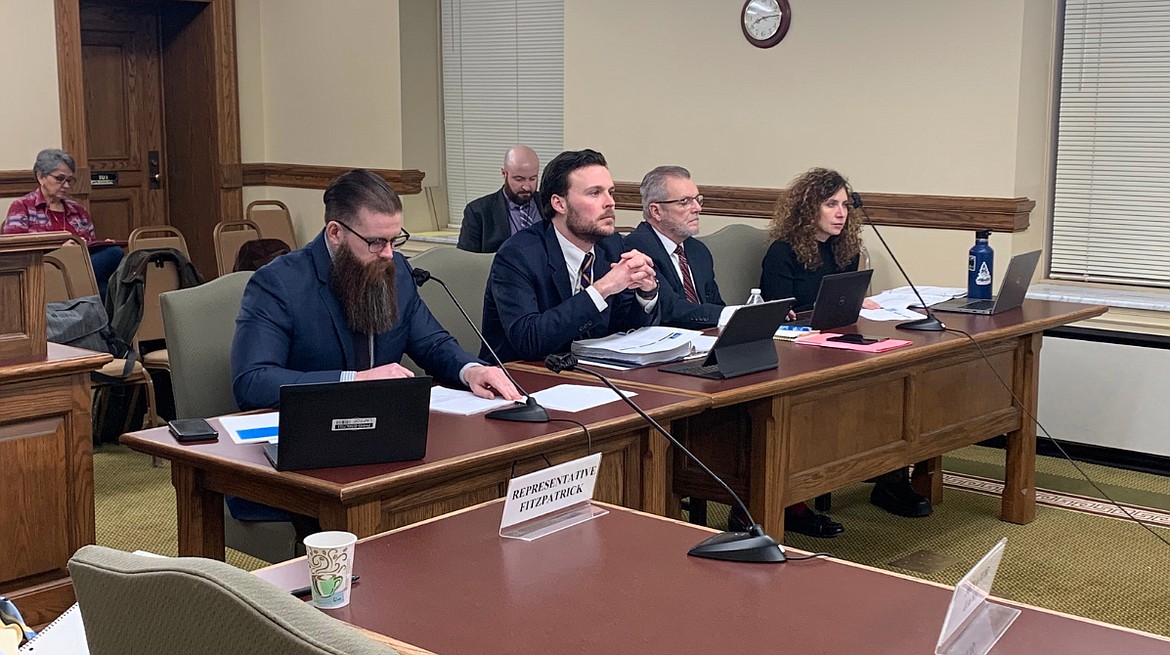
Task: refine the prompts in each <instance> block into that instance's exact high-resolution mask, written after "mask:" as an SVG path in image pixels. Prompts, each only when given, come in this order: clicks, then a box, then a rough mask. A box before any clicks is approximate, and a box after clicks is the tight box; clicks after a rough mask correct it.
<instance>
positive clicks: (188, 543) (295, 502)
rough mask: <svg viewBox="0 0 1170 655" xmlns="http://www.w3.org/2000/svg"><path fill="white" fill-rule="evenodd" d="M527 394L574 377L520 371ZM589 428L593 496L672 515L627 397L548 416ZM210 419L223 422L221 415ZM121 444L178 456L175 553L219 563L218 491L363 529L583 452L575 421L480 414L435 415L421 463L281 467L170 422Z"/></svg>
mask: <svg viewBox="0 0 1170 655" xmlns="http://www.w3.org/2000/svg"><path fill="white" fill-rule="evenodd" d="M516 378H517V381H518V382H519V383H520V384H521V385H522V386H524V387H525V388H526V389H528V390H529V392H535V391H539V390H541V389H546V388H549V387H552V386H555V385H558V384H565V383H573V384H576V383H580V381H578V380H572V379H566V378H564V377H557V376H554V375H552V374H547V373H532V372H521V373H519V374H516ZM586 384H591V385H593V384H594V383H588V382H586ZM637 393H638V396H637V398H638V400H639V401H640V402H641V403H642V404H643V406H644V407H646V409H647V411H648V412H649V413H650V414H651V415H653V416H654V417H655V418H656V419H658V420H660V421H674V420H675V419H679V418H684V417H687V416H692V415H694V414H697V413H699V412H701V411H703V410H704V409H705V408H707V407H708V406H710V401H709V400H707V399H705V398H699V397H696V396H685V395H679V394H673V393H668V392H662V391H654V390H649V389H639V390H638V391H637ZM549 414H550V416H552V417H553V418H560V419H566V418H571V419H573V420H576V421H579V422H581V423H583V424H585V425H587V426H588V427H589V431H590V433H591V434H592V438H593V451H594V452H601V453H604V457H603V458H602V468H601V472H600V475H599V479H598V486H597V497H598V498H600V499H604V500H606V501H610V502H613V503H616V504H619V505H625V506H629V507H635V508H645V509H647V510H648V511H653V512H656V513H663V512H665V511H666V502H667V501H666V494H667V490H668V489H669V488H670V482H669V480H668V479H666V477H665V476H667V475H669V473H670V467H669V466H668V465H667V463H666V452H667V448H666V443H665V439H663V438H662V437H661V436H660V435H658V434H657V433H654V434H653V435H651V431H650V430H649V429H647V427H646V425H645V424H644V422H643V421H642V419H641V418H640V417H638V415H637V414H635V413H634V412H633V411H632V410H630V409H629V408H628V407H627V406H626V405H624V404H622V403H620V402H611V403H608V404H605V405H602V406H600V407H596V408H594V409H590V410H586V411H583V412H578V413H567V412H558V411H550V412H549ZM212 424H213V425H215V426H216V427H217V428H218V427H219V425H218V422H217V421H214V420H213V421H212ZM122 443H123V444H125V445H127V446H129V447H130V448H132V449H134V450H137V451H139V452H143V453H146V454H148V455H154V456H156V457H160V458H162V459H166V460H169V461H170V462H171V480H172V483H173V484H174V487H175V498H176V503H177V506H178V523H179V554H180V555H199V556H203V557H212V558H217V559H222V558H223V556H224V542H223V540H224V535H223V530H224V527H223V495H224V494H229V495H232V496H238V497H241V498H246V499H248V500H253V501H256V502H259V503H264V504H266V505H271V506H273V507H279V508H281V509H285V510H288V511H290V512H297V513H300V514H305V515H308V516H314V517H317V518H318V520H319V521H320V523H321V527H322V528H323V529H325V530H347V531H349V532H353V533H355V534H357V535H358V536H363V537H364V536H368V535H372V534H376V533H378V532H382V531H385V530H389V529H391V528H396V527H399V526H402V525H406V524H409V523H414V522H416V521H420V520H423V519H426V518H430V517H432V516H437V515H439V514H443V513H446V512H450V511H452V510H456V509H459V508H462V507H467V506H469V505H474V504H476V503H481V502H483V501H486V500H491V499H494V498H499V497H500V496H502V495H503V494H504V492H505V491H506V489H507V483H508V480H509V479H510V478H511V477H513V476H514V475H518V474H521V473H527V472H531V471H533V470H536V469H538V468H542V467H544V466H545V458H547V459H548V460H549V461H550V462H552V463H554V464H556V463H559V462H563V461H566V460H569V459H572V458H574V457H580V456H582V455H584V454H585V452H586V439H585V436H584V435H583V434H582V431H581V429H580V428H579V427H577V426H575V425H572V424H570V423H565V422H550V423H511V422H506V421H495V420H489V419H487V418H485V417H484V415H483V414H476V415H472V416H453V415H450V414H440V413H437V412H431V416H430V425H429V430H428V438H427V455H426V457H425V458H423V459H422V460H419V461H415V462H398V463H393V464H376V465H366V466H347V467H339V468H328V469H313V470H309V471H296V472H279V471H277V470H275V469H274V468H273V467H272V465H271V464H270V463H269V462H268V459H267V458H266V457H265V455H264V452H263V447H262V446H261V445H259V444H246V445H237V444H235V443H233V442H232V441H231V439H230V438H229V437H228V436H227V434H226V432H223V431H222V430H221V435H220V438H219V441H218V442H215V443H209V444H189V445H183V444H179V443H178V442H176V441H175V440H174V438H173V437H171V435H170V432H169V431H168V430H167V428H165V427H164V428H156V429H153V430H143V431H141V432H133V433H130V434H125V435H122Z"/></svg>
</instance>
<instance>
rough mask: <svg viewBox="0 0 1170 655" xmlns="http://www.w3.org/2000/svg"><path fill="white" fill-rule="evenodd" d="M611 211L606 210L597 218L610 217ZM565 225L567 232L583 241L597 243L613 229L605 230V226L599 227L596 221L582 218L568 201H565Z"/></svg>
mask: <svg viewBox="0 0 1170 655" xmlns="http://www.w3.org/2000/svg"><path fill="white" fill-rule="evenodd" d="M612 216H613V212H612V211H611V212H606V213H605V214H603V215H601V216H599V217H598V218H605V217H612ZM565 227H566V228H568V230H569V232H570V233H572V235H573V236H575V237H577V238H578V239H580V240H582V241H584V242H585V243H597V242H598V241H601V240H602V239H604V238H606V237H609V236H612V235H613V233H614V230H610V231H608V232H606V230H605V228H602V227H599V226H598V225H597V223H596V221H591V220H589V219H587V218H583V217H582V216H581V214H579V213H578V212H577V210H575V209H573V206H572V205H570V204H569V203H568V202H566V203H565Z"/></svg>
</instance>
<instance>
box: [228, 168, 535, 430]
mask: <svg viewBox="0 0 1170 655" xmlns="http://www.w3.org/2000/svg"><path fill="white" fill-rule="evenodd" d="M409 238H410V234H408V233H407V232H406V230H405V229H403V227H402V202H401V200H400V199H399V198H398V194H396V193H395V192H394V190H393V189H391V188H390V185H388V184H387V183H386V181H385V180H384V179H382V178H381V177H379V176H378V175H376V174H374V173H371V172H370V171H367V170H362V169H358V170H354V171H350V172H349V173H346V174H345V175H342V176H341V177H339V178H337V179H336V180H334V181H333V182H332V183H331V184H330V185H329V188H328V189H326V190H325V227H324V229H322V230H321V233H320V234H319V235H318V236H317V238H316V239H314V240H313V241H312V242H311V243H309V245H307V246H305V247H304V248H302V249H300V250H297V251H295V252H292V253H289V254H287V255H283V256H281V257H278V258H277V259H275V260H274V261H273V262H272V263H270V264H268V265H266V266H264V267H263V268H261V269H260V270H259V271H257V272H256V273H255V274H254V275H253V276H252V279H251V280H250V281H249V282H248V286H247V288H246V289H245V290H244V298H243V301H242V302H241V306H240V314H239V317H238V318H237V319H236V334H235V339H234V341H233V343H232V377H233V391H234V393H235V398H236V402H237V404H238V405H239V406H240V408H241V409H257V408H271V407H276V406H277V405H278V404H279V402H280V387H281V385H284V384H299V383H307V382H336V381H347V380H371V379H384V378H400V377H410V376H413V375H414V374H413V373H412V372H411V371H410V370H409V369H407V368H405V367H403V366H402V365H401V364H400V361H401V359H402V356H403V355H410V358H411V359H412V360H414V361H415V362H417V363H418V364H419V365H420V366H422V367H423V369H424V370H425V371H426V372H427V373H428V374H429V375H431V376H433V377H434V378H435V379H436V381H438V382H439V383H440V384H443V385H444V386H448V387H460V388H462V387H466V388H470V389H471V391H473V392H474V393H475V394H477V395H479V396H482V397H485V398H491V397H493V396H495V395H497V394H498V395H500V396H503V397H504V398H507V399H509V400H517V399H519V398H520V394H519V393H517V391H516V389H515V387H514V386H513V385H512V384H511V382H509V381H508V379H507V377H506V376H505V375H504V373H503V371H501V370H500V369H499V368H496V367H490V366H487V365H485V364H484V363H483V362H482V361H480V360H478V359H476V358H475V357H473V356H472V355H470V354H468V353H466V352H464V351H463V349H462V348H460V347H459V343H458V342H457V341H455V338H454V337H452V336H451V335H450V334H449V333H447V331H446V330H444V329H443V326H441V325H439V323H438V321H436V320H435V318H434V316H432V315H431V312H430V310H429V309H427V306H426V304H425V303H423V301H422V298H420V297H419V295H418V289H417V288H416V287H415V283H414V280H413V278H412V277H411V271H410V265H409V264H407V262H406V258H405V257H403V256H402V255H401V254H400V253H398V252H396V251H397V249H398V248H399V247H401V246H402V245H403V244H404V243H406V240H407V239H409Z"/></svg>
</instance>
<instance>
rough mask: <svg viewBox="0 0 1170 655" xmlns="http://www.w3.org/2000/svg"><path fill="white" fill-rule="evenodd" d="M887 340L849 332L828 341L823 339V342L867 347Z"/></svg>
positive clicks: (886, 338)
mask: <svg viewBox="0 0 1170 655" xmlns="http://www.w3.org/2000/svg"><path fill="white" fill-rule="evenodd" d="M888 340H889V337H868V336H866V335H864V334H857V333H856V332H850V333H848V334H838V335H837V336H835V337H829V338H828V339H825V341H836V342H838V343H851V344H854V345H858V346H868V345H870V344H871V343H881V342H882V341H888Z"/></svg>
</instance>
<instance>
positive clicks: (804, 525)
mask: <svg viewBox="0 0 1170 655" xmlns="http://www.w3.org/2000/svg"><path fill="white" fill-rule="evenodd" d="M784 530H785V531H791V532H796V533H798V534H803V535H807V536H809V537H817V538H818V539H831V538H833V537H836V536H837V535H839V534H841V533H842V532H845V526H843V525H841V524H840V523H838V522H836V521H834V520H833V519H831V518H829V515H828V514H818V513H816V512H814V511H812V510H809V509H806V510H805V511H803V512H788V511H786V512H785V513H784Z"/></svg>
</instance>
